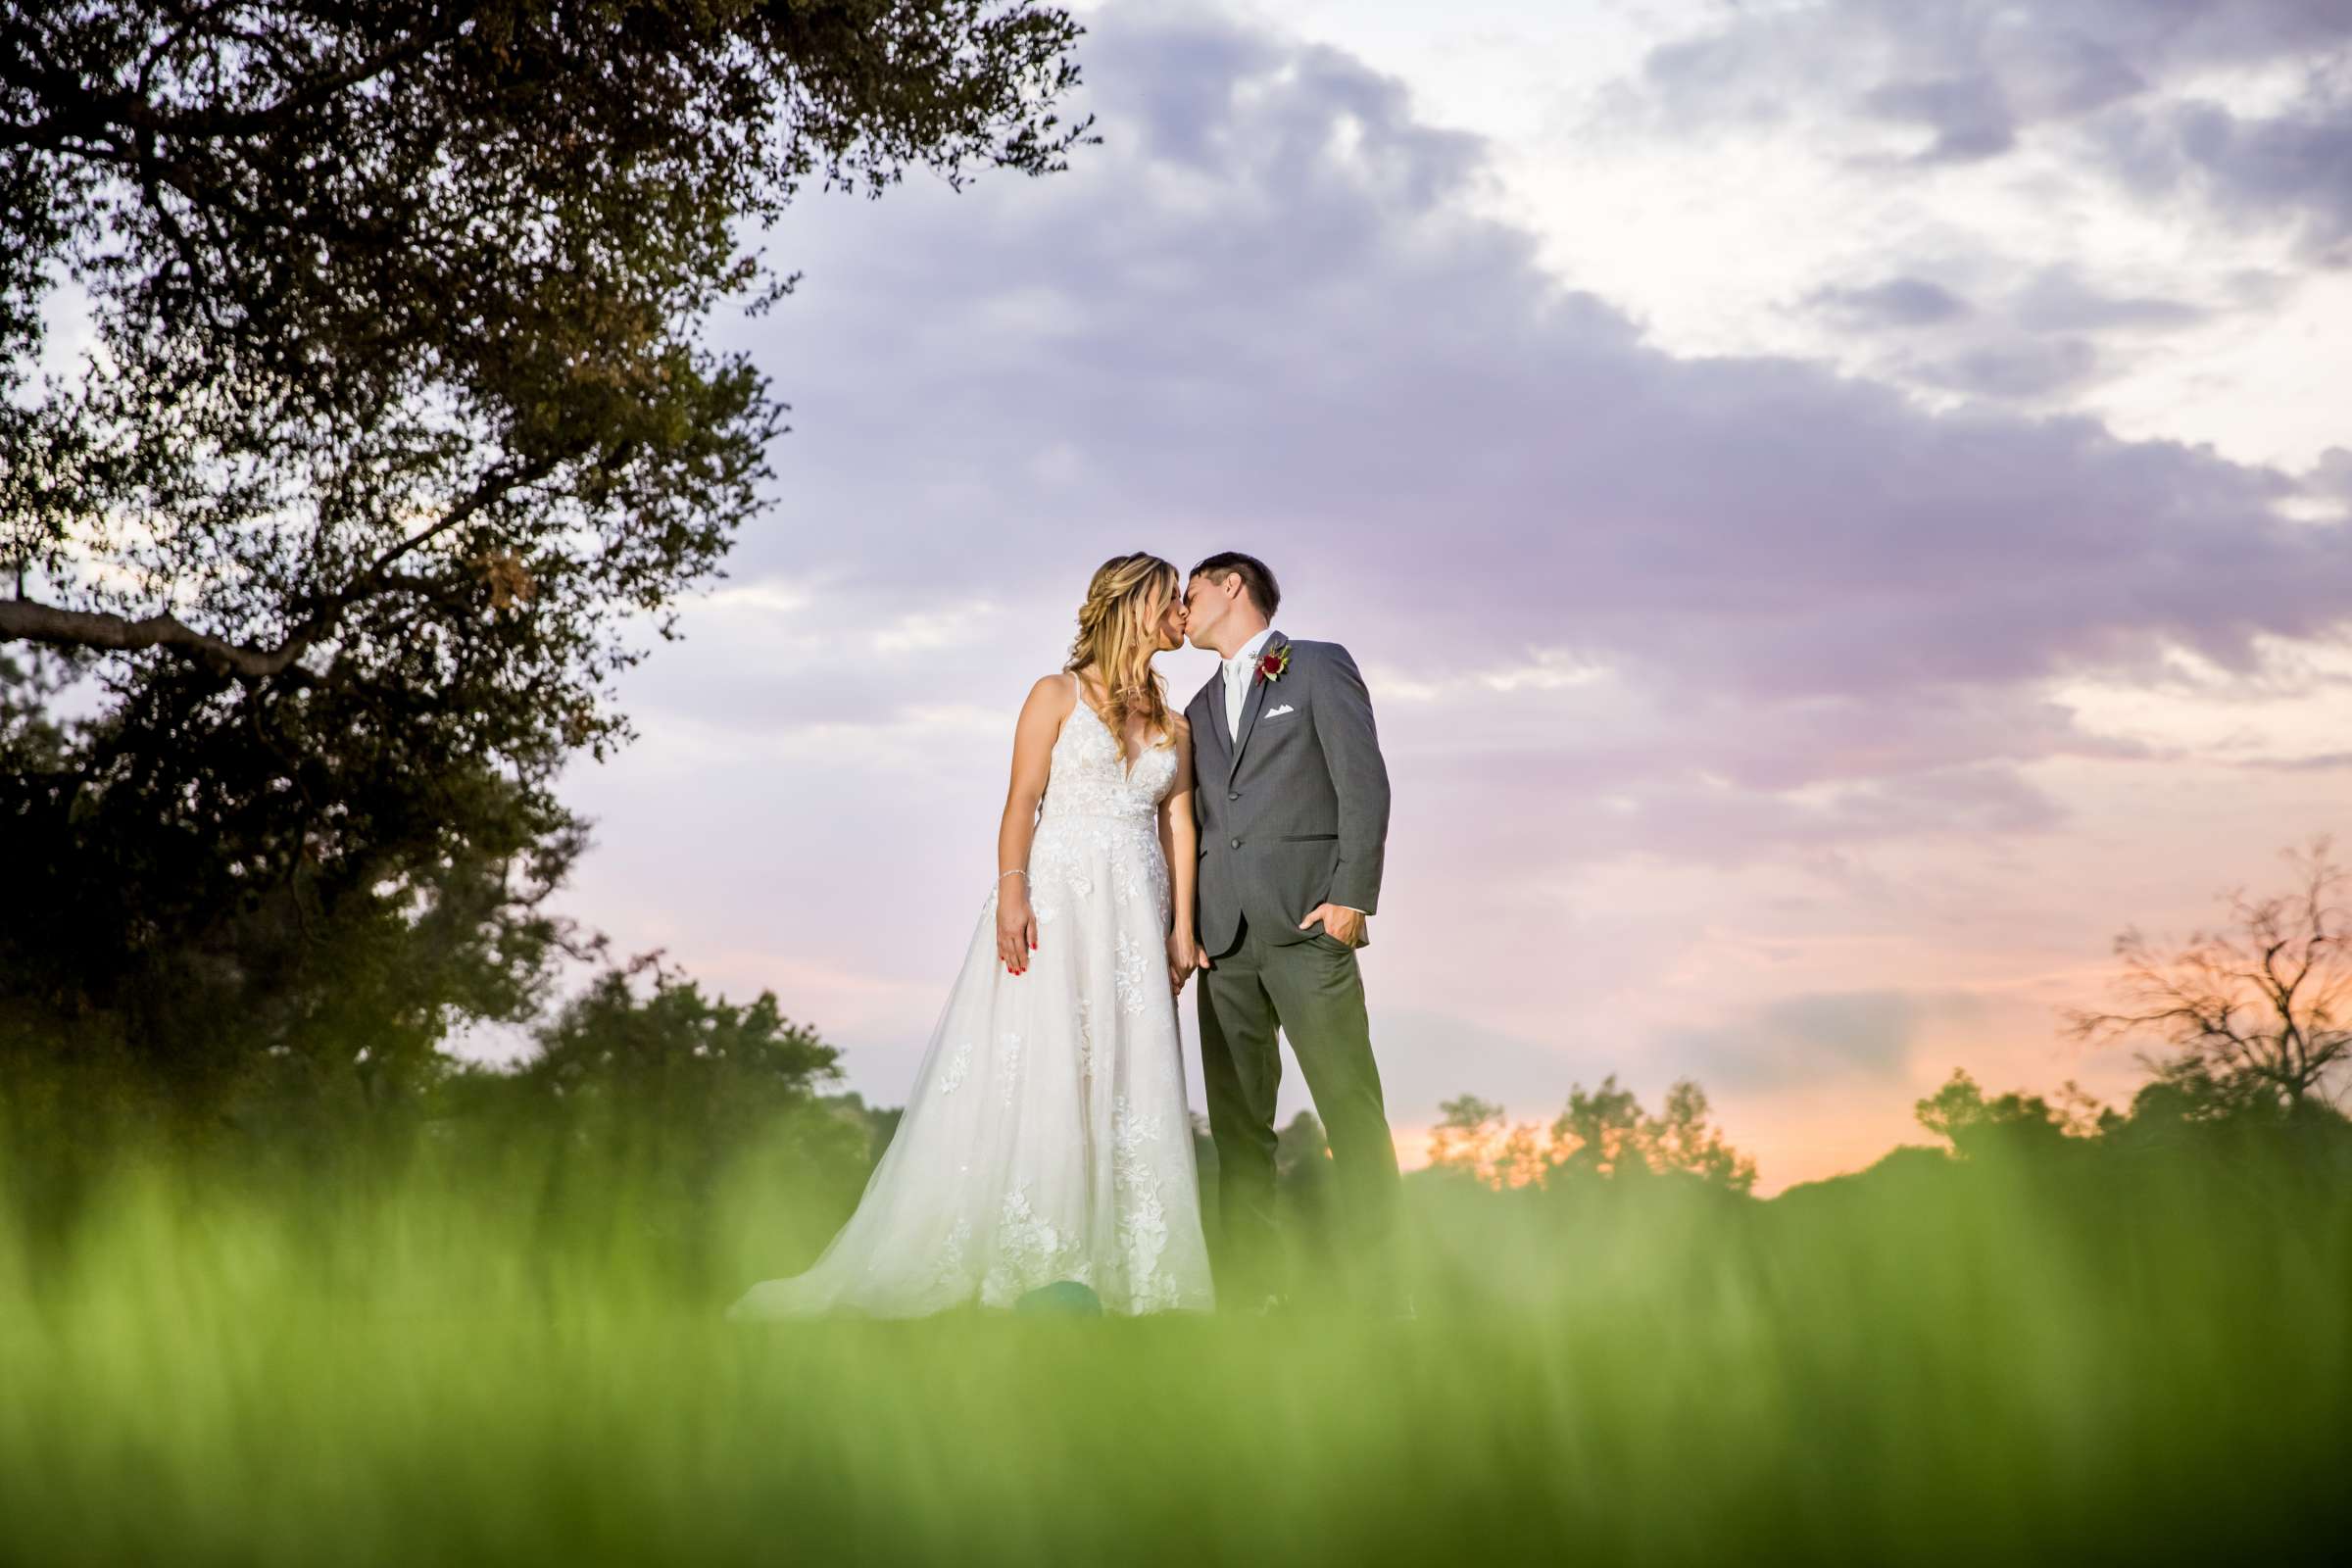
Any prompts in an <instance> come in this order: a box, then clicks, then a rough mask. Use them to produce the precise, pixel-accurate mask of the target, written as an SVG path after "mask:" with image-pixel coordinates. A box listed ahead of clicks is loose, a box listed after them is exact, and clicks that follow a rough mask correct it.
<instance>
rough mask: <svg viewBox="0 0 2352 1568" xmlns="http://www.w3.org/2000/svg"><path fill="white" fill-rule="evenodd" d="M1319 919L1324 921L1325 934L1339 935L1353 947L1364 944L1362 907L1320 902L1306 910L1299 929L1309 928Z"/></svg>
mask: <svg viewBox="0 0 2352 1568" xmlns="http://www.w3.org/2000/svg"><path fill="white" fill-rule="evenodd" d="M1318 920H1320V921H1322V922H1323V933H1324V935H1326V936H1332V937H1337V938H1339V939H1340V940H1341V941H1342V942H1345V943H1346V944H1348V946H1349V947H1351V948H1353V947H1359V946H1361V945H1362V943H1363V939H1364V914H1363V911H1362V910H1361V909H1350V908H1346V907H1342V906H1340V905H1337V904H1318V905H1316V906H1315V907H1313V908H1311V909H1309V910H1307V911H1306V918H1305V919H1303V920H1301V921H1299V930H1301V931H1304V930H1307V929H1309V928H1310V927H1312V926H1313V925H1314V923H1315V922H1316V921H1318Z"/></svg>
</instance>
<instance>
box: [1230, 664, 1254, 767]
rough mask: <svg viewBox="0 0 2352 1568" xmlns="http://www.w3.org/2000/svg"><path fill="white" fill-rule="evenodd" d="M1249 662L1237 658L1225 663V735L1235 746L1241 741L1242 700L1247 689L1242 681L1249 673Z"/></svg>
mask: <svg viewBox="0 0 2352 1568" xmlns="http://www.w3.org/2000/svg"><path fill="white" fill-rule="evenodd" d="M1249 672H1250V661H1249V660H1247V659H1243V658H1238V657H1237V658H1234V659H1228V660H1226V661H1225V733H1226V734H1227V735H1228V736H1229V737H1231V739H1232V740H1233V743H1234V744H1235V745H1236V746H1239V745H1240V744H1241V741H1242V700H1243V693H1244V692H1245V690H1246V689H1247V688H1246V687H1245V686H1244V685H1243V680H1244V677H1246V676H1247V675H1248V674H1249Z"/></svg>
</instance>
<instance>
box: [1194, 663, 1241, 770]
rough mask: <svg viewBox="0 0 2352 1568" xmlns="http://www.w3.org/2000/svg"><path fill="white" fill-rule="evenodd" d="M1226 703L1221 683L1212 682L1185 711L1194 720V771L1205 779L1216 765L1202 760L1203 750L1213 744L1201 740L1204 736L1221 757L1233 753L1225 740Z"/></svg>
mask: <svg viewBox="0 0 2352 1568" xmlns="http://www.w3.org/2000/svg"><path fill="white" fill-rule="evenodd" d="M1224 703H1225V694H1224V692H1223V691H1221V690H1220V689H1219V683H1218V682H1217V681H1214V680H1212V681H1210V682H1209V683H1208V687H1207V689H1206V690H1204V691H1202V692H1201V695H1199V696H1198V697H1195V698H1194V699H1193V701H1192V706H1191V707H1190V708H1187V709H1186V710H1185V711H1186V712H1187V713H1190V714H1191V715H1192V719H1193V770H1194V771H1195V772H1196V773H1199V774H1201V776H1203V777H1206V776H1207V773H1208V769H1209V767H1210V766H1213V765H1214V764H1213V763H1204V762H1203V760H1202V759H1201V748H1202V747H1204V746H1206V745H1208V744H1210V743H1211V742H1209V741H1203V740H1201V735H1202V734H1204V733H1205V734H1207V735H1208V736H1210V737H1211V740H1212V741H1213V743H1214V744H1215V746H1216V749H1217V755H1218V756H1219V757H1227V756H1230V755H1231V753H1232V751H1233V746H1232V743H1231V742H1229V741H1227V740H1226V739H1225V710H1224Z"/></svg>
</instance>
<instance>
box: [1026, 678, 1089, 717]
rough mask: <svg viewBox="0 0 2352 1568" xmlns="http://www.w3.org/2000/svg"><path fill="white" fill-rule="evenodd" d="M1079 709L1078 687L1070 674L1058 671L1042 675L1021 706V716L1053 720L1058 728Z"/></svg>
mask: <svg viewBox="0 0 2352 1568" xmlns="http://www.w3.org/2000/svg"><path fill="white" fill-rule="evenodd" d="M1077 707H1078V690H1077V685H1076V683H1075V682H1073V681H1072V680H1071V679H1070V672H1069V671H1068V670H1066V669H1057V670H1055V671H1054V673H1053V674H1051V675H1040V676H1038V677H1037V681H1036V683H1035V684H1034V685H1032V686H1031V687H1030V688H1029V696H1028V697H1027V699H1026V700H1024V701H1023V702H1022V704H1021V716H1022V717H1023V718H1029V717H1031V716H1035V717H1038V718H1051V719H1052V720H1054V724H1055V725H1056V726H1058V725H1059V724H1060V722H1061V721H1062V720H1063V719H1065V718H1067V717H1069V716H1070V714H1071V713H1072V712H1073V711H1075V710H1076V709H1077Z"/></svg>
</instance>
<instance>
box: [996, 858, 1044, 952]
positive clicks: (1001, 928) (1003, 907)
mask: <svg viewBox="0 0 2352 1568" xmlns="http://www.w3.org/2000/svg"><path fill="white" fill-rule="evenodd" d="M1028 881H1029V879H1028V878H1027V877H1025V876H1022V877H1010V876H1008V877H1006V878H1005V884H1006V885H1005V887H1004V888H1002V889H1000V890H999V891H998V894H997V957H998V958H999V959H1000V960H1001V961H1002V962H1003V963H1004V965H1005V968H1006V969H1008V970H1010V971H1011V972H1012V973H1014V974H1019V973H1021V972H1022V971H1023V970H1025V969H1027V968H1028V967H1029V955H1030V954H1032V953H1035V952H1036V951H1037V916H1036V915H1034V914H1032V913H1031V912H1030V911H1029V889H1028V886H1027V883H1028Z"/></svg>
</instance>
